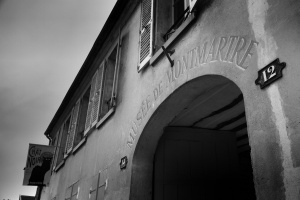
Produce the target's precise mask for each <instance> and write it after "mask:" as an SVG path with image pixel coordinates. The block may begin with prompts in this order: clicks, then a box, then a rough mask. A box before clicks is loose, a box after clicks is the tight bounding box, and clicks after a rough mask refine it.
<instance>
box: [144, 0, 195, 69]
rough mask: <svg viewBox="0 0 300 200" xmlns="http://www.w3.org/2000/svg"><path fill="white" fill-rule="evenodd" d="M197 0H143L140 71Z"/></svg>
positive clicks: (187, 15)
mask: <svg viewBox="0 0 300 200" xmlns="http://www.w3.org/2000/svg"><path fill="white" fill-rule="evenodd" d="M196 2H197V0H169V1H166V0H143V1H142V5H141V7H142V10H141V28H140V48H139V63H140V64H139V67H138V71H140V70H141V69H142V68H143V67H144V66H146V65H147V63H148V62H149V60H150V58H151V56H152V54H153V52H156V51H157V50H158V49H160V47H161V46H162V45H164V43H165V42H166V41H167V40H168V39H169V38H170V37H171V35H172V34H173V33H174V32H175V31H176V30H177V29H178V28H179V27H180V26H181V24H182V23H183V22H184V21H185V20H186V19H187V18H188V17H189V16H190V13H191V11H192V9H193V8H194V5H195V4H196Z"/></svg>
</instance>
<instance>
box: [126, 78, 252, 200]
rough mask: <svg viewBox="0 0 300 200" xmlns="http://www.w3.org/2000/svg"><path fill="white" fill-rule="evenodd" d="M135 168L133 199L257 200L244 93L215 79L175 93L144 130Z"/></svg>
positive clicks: (188, 85) (226, 81)
mask: <svg viewBox="0 0 300 200" xmlns="http://www.w3.org/2000/svg"><path fill="white" fill-rule="evenodd" d="M132 164H133V166H132V180H131V189H130V190H131V193H130V197H131V199H154V200H158V199H159V200H169V199H172V200H173V199H178V200H179V199H184V200H186V199H255V191H254V184H253V175H252V166H251V158H250V146H249V139H248V133H247V122H246V114H245V106H244V99H243V95H242V92H241V90H240V89H239V88H238V87H237V85H236V84H235V83H233V82H232V81H230V80H229V79H227V78H225V77H222V76H217V75H208V76H203V77H199V78H196V79H194V80H192V81H189V82H187V83H185V84H184V85H183V86H181V87H179V88H178V89H176V90H175V91H174V92H173V93H172V94H171V95H169V96H168V98H167V99H166V100H165V101H163V102H162V103H161V104H160V106H159V107H158V108H157V109H156V111H155V112H154V114H153V115H152V116H151V118H150V120H149V121H148V123H147V125H146V126H145V128H144V130H143V132H142V134H141V136H140V138H139V141H138V143H137V146H136V149H135V153H134V156H133V163H132Z"/></svg>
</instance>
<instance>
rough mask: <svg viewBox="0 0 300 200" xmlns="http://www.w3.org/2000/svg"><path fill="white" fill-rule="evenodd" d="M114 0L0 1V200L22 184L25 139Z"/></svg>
mask: <svg viewBox="0 0 300 200" xmlns="http://www.w3.org/2000/svg"><path fill="white" fill-rule="evenodd" d="M115 2H116V0H109V1H107V0H106V1H105V0H0V159H1V160H0V200H3V199H11V200H18V198H19V195H20V194H21V195H32V196H33V195H35V191H36V187H34V186H22V181H23V168H24V167H25V164H26V156H27V151H28V145H29V143H35V144H48V140H47V139H46V137H45V136H44V132H45V130H46V128H47V127H48V125H49V123H50V121H51V119H52V118H53V116H54V114H55V112H56V111H57V109H58V107H59V105H60V103H61V102H62V100H63V98H64V96H65V94H66V92H67V90H68V89H69V87H70V85H71V83H72V82H73V80H74V78H75V76H76V74H77V73H78V71H79V69H80V67H81V66H82V64H83V62H84V60H85V58H86V57H87V55H88V52H89V51H90V49H91V47H92V45H93V43H94V41H95V39H96V37H97V36H98V34H99V33H100V30H101V28H102V26H103V25H104V23H105V21H106V19H107V17H108V15H109V13H110V12H111V10H112V8H113V6H114V4H115Z"/></svg>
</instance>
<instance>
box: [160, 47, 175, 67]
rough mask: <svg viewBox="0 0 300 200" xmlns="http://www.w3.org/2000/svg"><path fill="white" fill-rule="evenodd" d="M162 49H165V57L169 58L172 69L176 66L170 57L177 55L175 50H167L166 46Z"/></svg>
mask: <svg viewBox="0 0 300 200" xmlns="http://www.w3.org/2000/svg"><path fill="white" fill-rule="evenodd" d="M161 48H162V49H163V51H164V53H165V55H166V56H167V58H168V60H169V62H170V63H171V67H173V65H174V60H172V59H171V57H170V56H171V55H172V54H173V53H175V49H173V50H166V48H165V47H164V46H161Z"/></svg>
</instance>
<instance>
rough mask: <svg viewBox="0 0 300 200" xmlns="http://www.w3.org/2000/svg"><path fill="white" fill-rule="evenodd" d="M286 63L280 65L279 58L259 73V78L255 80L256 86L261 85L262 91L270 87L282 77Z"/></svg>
mask: <svg viewBox="0 0 300 200" xmlns="http://www.w3.org/2000/svg"><path fill="white" fill-rule="evenodd" d="M285 66H286V63H285V62H282V63H280V61H279V58H277V59H276V60H274V61H273V62H271V63H270V64H268V65H267V66H265V67H264V68H262V69H261V70H259V71H258V78H257V79H256V80H255V84H256V85H260V89H263V88H265V87H267V86H269V85H270V84H271V83H273V82H275V81H276V80H278V79H280V78H281V77H282V70H283V68H285Z"/></svg>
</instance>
